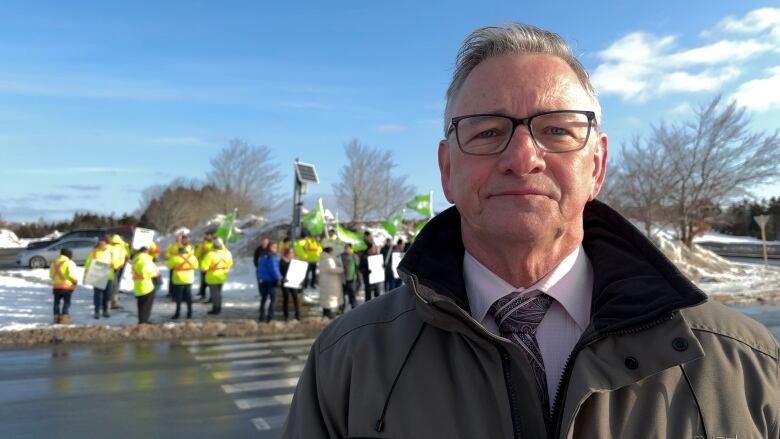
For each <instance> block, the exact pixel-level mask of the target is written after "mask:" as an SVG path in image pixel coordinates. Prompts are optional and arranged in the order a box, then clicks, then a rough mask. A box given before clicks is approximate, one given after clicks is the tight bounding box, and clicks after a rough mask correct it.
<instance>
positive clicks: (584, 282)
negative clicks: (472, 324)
mask: <svg viewBox="0 0 780 439" xmlns="http://www.w3.org/2000/svg"><path fill="white" fill-rule="evenodd" d="M463 280H464V282H465V284H466V294H467V295H468V298H469V307H470V308H471V316H472V317H474V319H475V320H477V321H478V322H482V321H483V320H484V319H485V316H487V314H488V312H489V311H490V307H491V306H492V305H493V303H494V302H495V301H496V300H498V299H500V298H502V297H504V296H506V295H507V294H510V293H513V292H515V291H519V292H520V293H521V294H522V293H530V292H532V291H535V290H538V291H541V292H543V293H545V294H547V295H548V296H550V297H552V298H553V299H555V300H556V301H557V302H558V303H560V304H561V306H562V307H563V308H564V309H565V310H566V312H567V313H568V314H569V315H570V316H571V317H572V319H574V321H575V322H577V325H578V326H579V327H580V329H581V330H585V328H586V327H587V326H588V322H589V321H590V302H591V296H592V290H593V268H592V266H591V264H590V260H589V259H588V257H587V255H586V254H585V251H584V249H583V248H582V245H579V246H578V247H577V248H576V249H575V250H574V251H573V252H571V253H570V254H569V255H568V256H566V257H565V258H564V259H563V261H561V263H560V264H558V265H557V266H556V267H555V268H554V269H553V270H552V271H551V272H549V273H547V275H546V276H544V277H543V278H541V279H539V280H538V281H537V282H536V283H535V284H533V285H531V286H530V287H528V288H517V287H514V286H512V285H510V284H509V283H507V282H506V281H504V280H503V279H501V278H500V277H498V276H497V275H496V274H495V273H493V272H492V271H490V270H489V269H488V268H487V267H485V266H484V265H482V264H481V263H480V262H479V261H477V260H476V259H475V258H474V257H473V256H471V254H469V252H468V251H466V252H465V254H464V256H463Z"/></svg>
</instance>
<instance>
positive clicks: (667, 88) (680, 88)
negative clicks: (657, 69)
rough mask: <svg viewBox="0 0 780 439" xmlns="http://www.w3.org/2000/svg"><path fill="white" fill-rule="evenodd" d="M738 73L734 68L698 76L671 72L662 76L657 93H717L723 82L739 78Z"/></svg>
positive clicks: (707, 72)
mask: <svg viewBox="0 0 780 439" xmlns="http://www.w3.org/2000/svg"><path fill="white" fill-rule="evenodd" d="M739 73H740V72H739V69H737V68H736V67H726V68H724V69H721V70H720V71H717V72H714V71H704V72H702V73H698V74H691V73H687V72H680V71H677V72H672V73H669V74H667V75H664V76H663V78H662V80H661V84H660V86H659V87H658V91H659V92H660V93H665V92H697V91H717V90H718V89H719V88H720V87H721V86H722V85H723V84H724V83H725V82H727V81H729V80H731V79H734V78H736V77H737V76H739Z"/></svg>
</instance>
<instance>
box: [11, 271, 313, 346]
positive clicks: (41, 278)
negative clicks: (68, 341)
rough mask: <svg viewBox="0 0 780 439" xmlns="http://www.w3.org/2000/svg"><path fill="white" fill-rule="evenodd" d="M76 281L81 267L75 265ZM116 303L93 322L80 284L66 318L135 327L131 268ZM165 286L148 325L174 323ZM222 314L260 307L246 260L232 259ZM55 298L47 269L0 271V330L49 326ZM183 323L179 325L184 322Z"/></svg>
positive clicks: (198, 316)
mask: <svg viewBox="0 0 780 439" xmlns="http://www.w3.org/2000/svg"><path fill="white" fill-rule="evenodd" d="M78 270H79V279H80V278H81V273H82V272H83V267H78ZM160 271H161V272H162V274H163V278H164V279H166V280H167V278H168V270H167V269H166V268H165V267H162V266H161V267H160ZM121 286H122V291H124V292H125V293H124V294H122V295H121V296H120V305H121V306H122V307H123V309H116V310H111V317H109V318H100V319H99V320H96V319H94V318H93V316H92V314H93V302H92V288H89V287H85V286H78V287H77V289H76V291H74V292H73V296H72V300H71V308H70V315H71V320H72V324H77V325H95V324H99V325H110V326H122V325H134V324H136V323H138V314H137V312H136V303H135V297H134V296H133V295H132V293H131V292H132V289H133V284H132V280H131V278H130V273H129V270H125V276H124V278H123V280H122V285H121ZM197 286H198V280H197V279H196V282H195V285H193V296H194V295H195V294H196V292H197ZM167 288H168V287H167V282H164V283H163V285H162V291H160V293H159V294H158V295H157V297H156V298H155V301H154V307H153V309H152V322H154V323H166V322H172V320H171V319H170V317H171V316H172V315H173V313H174V311H175V309H176V305H175V303H173V302H171V301H170V300H168V299H167V298H166V297H165V296H166V294H167ZM222 297H223V300H222V315H221V316H220V318H223V319H231V318H236V319H237V318H245V319H256V318H257V314H258V307H259V303H260V302H259V297H258V292H257V284H256V281H255V271H254V265H253V264H252V261H251V259H250V258H238V259H236V263H235V266H234V268H233V270H232V271H231V274H230V277H229V278H228V282H226V283H225V286H224V288H223V292H222ZM316 297H317V296H316V292H306V293H305V297H304V300H305V301H306V302H307V303H313V302H315V301H316ZM52 303H53V296H52V293H51V282H50V281H49V273H48V269H37V270H30V269H13V270H0V331H8V330H20V329H30V328H37V327H42V326H50V325H51V324H52V313H53V311H52V307H53V304H52ZM182 308H184V309H183V310H182V316H183V315H184V314H185V313H186V311H185V310H186V305H185V304H183V303H182ZM210 309H211V305H210V304H201V303H194V304H193V320H204V319H209V318H211V317H210V316H207V314H206V312H207V311H208V310H210ZM183 320H184V319H181V320H180V321H183Z"/></svg>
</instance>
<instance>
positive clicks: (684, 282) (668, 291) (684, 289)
mask: <svg viewBox="0 0 780 439" xmlns="http://www.w3.org/2000/svg"><path fill="white" fill-rule="evenodd" d="M583 223H584V228H585V239H584V240H583V243H582V244H583V248H584V249H585V253H586V254H587V255H588V257H589V258H590V261H591V263H592V265H593V276H594V278H593V304H592V306H591V327H590V328H589V330H590V331H596V332H599V333H601V332H610V331H616V330H623V329H627V328H634V327H637V326H640V325H642V324H644V323H647V322H650V321H654V320H657V319H660V318H662V317H663V316H665V315H668V314H670V313H672V312H674V311H676V310H679V309H681V308H686V307H690V306H694V305H697V304H699V303H701V302H703V301H705V300H706V298H707V296H706V295H705V294H704V293H703V292H702V291H701V290H699V289H698V288H697V287H696V286H695V285H693V284H692V283H691V282H690V281H689V280H688V279H686V278H685V276H684V275H683V274H682V273H680V271H679V270H678V269H677V268H676V267H675V266H674V264H672V263H671V262H670V261H669V260H668V259H667V258H666V257H665V256H664V255H663V254H662V253H661V252H660V251H659V250H658V249H657V248H655V246H654V245H653V244H652V243H651V242H650V241H649V240H648V239H647V238H645V236H644V235H642V233H641V232H639V231H638V230H637V229H636V228H635V227H634V226H633V225H632V224H631V223H629V222H628V221H627V220H626V219H624V218H623V217H622V216H620V214H618V213H617V212H615V211H614V210H612V209H611V208H610V207H609V206H607V205H606V204H604V203H602V202H600V201H592V202H589V203H588V204H586V205H585V213H584V219H583ZM464 252H465V249H464V247H463V240H462V239H461V228H460V213H459V212H458V210H457V209H456V208H455V207H454V206H453V207H451V208H449V209H447V210H445V211H444V212H442V213H440V214H439V215H437V216H436V217H435V218H433V219H432V220H431V221H430V222H429V223H428V225H426V226H425V227H424V228H423V230H422V232H421V233H420V235H419V236H418V237H417V240H416V241H415V243H414V244H413V245H412V247H411V248H410V249H409V251H408V252H407V253H406V256H405V257H404V259H403V260H402V261H401V264H400V265H399V267H398V269H399V270H401V271H402V272H404V273H407V274H410V275H414V276H416V278H417V280H418V282H419V283H421V284H422V285H425V286H426V287H428V288H431V289H433V290H434V291H436V292H437V293H438V294H441V295H442V296H445V297H447V298H449V299H450V300H452V301H453V302H455V304H457V305H458V306H459V307H461V308H462V309H464V310H465V311H466V312H469V313H470V309H469V303H468V295H467V294H466V285H465V283H464V281H463V255H464Z"/></svg>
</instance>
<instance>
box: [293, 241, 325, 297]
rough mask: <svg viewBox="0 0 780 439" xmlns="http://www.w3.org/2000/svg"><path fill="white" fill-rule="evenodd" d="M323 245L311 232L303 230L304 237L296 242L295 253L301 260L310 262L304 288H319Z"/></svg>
mask: <svg viewBox="0 0 780 439" xmlns="http://www.w3.org/2000/svg"><path fill="white" fill-rule="evenodd" d="M321 253H322V246H321V245H320V243H319V242H318V241H317V238H315V237H313V236H311V234H310V233H309V232H306V231H304V232H303V238H302V239H300V240H298V241H296V242H295V255H296V257H297V258H298V259H300V260H301V261H306V262H308V263H309V267H308V269H307V270H306V277H305V278H304V280H303V288H304V289H305V288H317V263H318V262H319V260H320V254H321Z"/></svg>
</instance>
